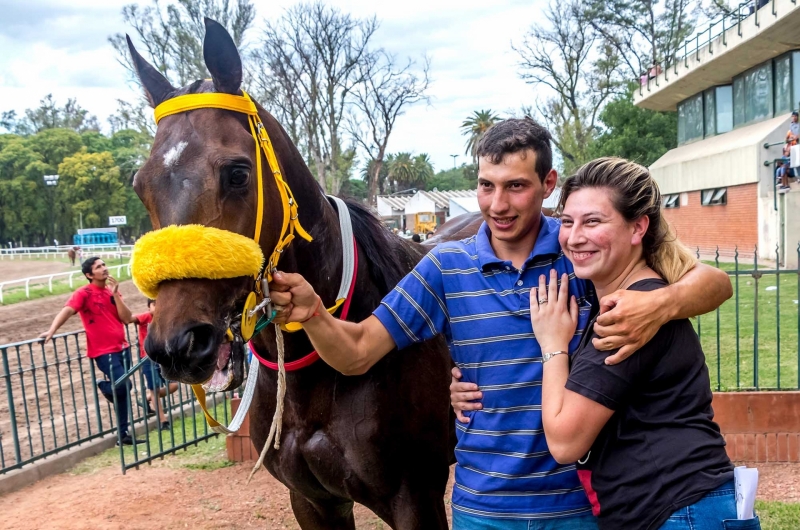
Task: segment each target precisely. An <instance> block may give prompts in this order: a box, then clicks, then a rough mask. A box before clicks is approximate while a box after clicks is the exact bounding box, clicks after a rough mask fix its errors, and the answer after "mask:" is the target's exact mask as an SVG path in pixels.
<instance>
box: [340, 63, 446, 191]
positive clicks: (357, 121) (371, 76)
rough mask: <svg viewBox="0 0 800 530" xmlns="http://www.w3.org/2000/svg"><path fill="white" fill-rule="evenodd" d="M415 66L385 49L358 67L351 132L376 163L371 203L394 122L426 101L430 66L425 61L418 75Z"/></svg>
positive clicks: (371, 179)
mask: <svg viewBox="0 0 800 530" xmlns="http://www.w3.org/2000/svg"><path fill="white" fill-rule="evenodd" d="M413 65H414V63H413V62H412V61H411V60H410V59H409V61H408V63H406V65H405V66H401V67H398V66H397V65H396V61H395V58H394V57H393V56H391V55H389V54H388V53H386V52H385V51H383V50H380V51H378V52H375V53H374V54H371V55H367V56H366V57H365V60H364V61H363V62H361V63H359V65H358V69H359V77H360V78H361V82H360V83H358V84H357V85H356V86H355V88H354V90H353V100H354V105H355V107H356V108H357V109H358V110H359V111H360V112H359V113H358V114H353V115H351V117H350V120H349V122H348V129H349V131H350V133H351V134H352V135H353V138H354V139H355V141H356V142H357V143H358V145H359V146H361V147H362V148H363V149H364V151H366V153H367V156H368V157H369V159H370V161H372V162H373V164H372V167H371V169H372V173H371V174H369V175H368V178H367V183H368V188H367V189H368V193H367V200H368V202H369V204H375V201H376V199H375V196H376V195H377V193H378V188H379V180H380V173H381V169H382V167H383V162H384V158H385V155H386V146H387V144H388V143H389V137H390V136H391V134H392V129H394V124H395V121H397V118H398V116H400V115H401V114H402V113H403V111H404V107H406V106H408V105H411V104H414V103H416V102H418V101H421V100H423V99H425V95H424V94H425V90H426V89H427V88H428V84H429V79H428V69H429V66H430V63H429V62H428V60H427V59H426V61H425V65H424V67H423V69H422V72H421V73H420V74H419V76H418V75H417V74H415V73H413V72H412V71H411V69H412V67H413Z"/></svg>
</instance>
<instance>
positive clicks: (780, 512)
mask: <svg viewBox="0 0 800 530" xmlns="http://www.w3.org/2000/svg"><path fill="white" fill-rule="evenodd" d="M756 513H757V514H758V517H759V519H761V528H762V530H797V529H798V528H800V503H786V502H764V501H756Z"/></svg>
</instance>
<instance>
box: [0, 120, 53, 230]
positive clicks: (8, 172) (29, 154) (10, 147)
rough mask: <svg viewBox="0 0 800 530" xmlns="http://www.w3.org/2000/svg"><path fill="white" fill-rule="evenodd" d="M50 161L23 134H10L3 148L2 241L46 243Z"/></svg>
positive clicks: (0, 190)
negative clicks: (47, 175) (45, 185)
mask: <svg viewBox="0 0 800 530" xmlns="http://www.w3.org/2000/svg"><path fill="white" fill-rule="evenodd" d="M45 168H46V164H44V162H42V156H41V155H40V154H38V153H37V152H36V151H34V150H33V149H31V148H30V146H29V145H28V142H27V141H26V140H25V139H24V138H22V137H20V136H6V137H4V141H3V144H2V150H0V241H2V243H3V244H5V243H6V242H7V241H16V242H17V243H18V244H19V243H20V242H26V243H29V242H30V243H37V244H42V243H44V240H45V237H46V233H47V231H48V217H47V212H48V211H49V208H48V205H47V203H46V202H45V190H44V181H43V179H42V176H43V175H45Z"/></svg>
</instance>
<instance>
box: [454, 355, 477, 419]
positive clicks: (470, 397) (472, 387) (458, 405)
mask: <svg viewBox="0 0 800 530" xmlns="http://www.w3.org/2000/svg"><path fill="white" fill-rule="evenodd" d="M450 373H451V375H452V377H451V379H450V405H452V407H453V410H454V411H455V413H456V418H458V421H460V422H461V423H469V418H468V417H467V416H464V414H463V412H464V411H465V410H481V409H482V408H483V405H481V402H480V401H477V400H479V399H481V398H482V397H483V392H481V391H480V389H479V388H478V385H476V384H475V383H462V382H461V370H459V369H458V367H453V369H452V370H450Z"/></svg>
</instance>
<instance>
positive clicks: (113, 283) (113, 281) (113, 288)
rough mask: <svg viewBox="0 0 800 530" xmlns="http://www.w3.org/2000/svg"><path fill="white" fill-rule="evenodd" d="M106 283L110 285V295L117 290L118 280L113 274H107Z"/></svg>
mask: <svg viewBox="0 0 800 530" xmlns="http://www.w3.org/2000/svg"><path fill="white" fill-rule="evenodd" d="M106 283H107V284H108V286H109V287H111V296H114V295H115V294H117V293H118V292H119V282H118V281H117V280H116V279H115V278H114V277H113V276H109V277H108V279H107V280H106Z"/></svg>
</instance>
